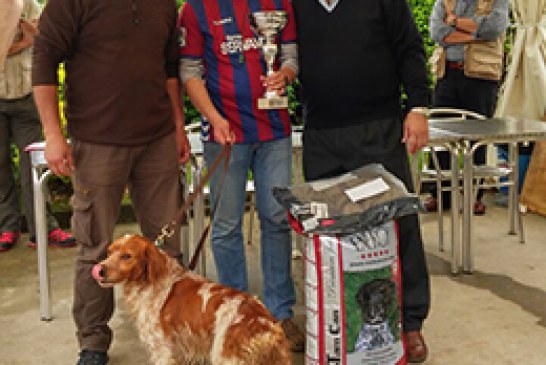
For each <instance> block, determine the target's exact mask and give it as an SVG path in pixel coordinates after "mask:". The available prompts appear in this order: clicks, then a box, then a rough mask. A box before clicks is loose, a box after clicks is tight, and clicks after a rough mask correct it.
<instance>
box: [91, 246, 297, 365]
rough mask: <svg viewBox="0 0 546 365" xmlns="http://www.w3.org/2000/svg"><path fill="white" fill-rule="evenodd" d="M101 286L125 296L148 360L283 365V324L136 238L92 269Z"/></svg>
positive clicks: (242, 296) (259, 305) (285, 356)
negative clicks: (119, 289) (118, 286)
mask: <svg viewBox="0 0 546 365" xmlns="http://www.w3.org/2000/svg"><path fill="white" fill-rule="evenodd" d="M92 275H93V277H94V278H95V279H96V280H97V282H98V283H99V285H101V286H103V287H111V286H113V285H114V284H118V283H123V284H124V296H125V299H126V301H127V304H128V307H129V310H130V312H131V313H132V315H133V317H134V318H135V321H136V327H137V328H138V331H139V336H140V339H141V340H142V341H143V342H144V343H145V344H146V345H147V346H148V349H149V351H150V356H151V360H152V363H153V364H155V365H159V364H161V365H163V364H164V365H167V364H168V365H172V364H188V365H189V364H211V365H288V364H290V363H291V357H290V351H289V344H288V341H287V340H286V338H285V335H284V332H283V330H282V328H281V327H280V325H279V324H278V323H277V322H276V321H275V319H274V318H273V317H272V316H271V314H270V313H269V312H268V311H267V309H266V308H265V306H264V305H263V304H262V303H261V302H260V301H259V300H257V299H255V298H253V297H252V296H250V295H248V294H246V293H243V292H240V291H237V290H235V289H232V288H228V287H225V286H222V285H220V284H216V283H213V282H211V281H209V280H207V279H206V278H203V277H201V276H198V275H196V274H194V273H193V272H191V271H188V270H186V269H184V268H182V267H181V266H180V265H179V264H178V263H177V262H176V261H175V260H174V259H172V258H170V257H169V256H167V255H166V254H165V253H163V251H161V250H159V249H158V248H156V247H155V246H154V244H153V243H152V242H150V241H149V240H148V239H146V238H144V237H141V236H125V237H122V238H120V239H117V240H116V241H114V242H113V243H112V244H111V245H110V247H109V248H108V257H107V258H106V259H105V260H104V261H102V262H100V263H99V264H97V265H95V267H93V270H92Z"/></svg>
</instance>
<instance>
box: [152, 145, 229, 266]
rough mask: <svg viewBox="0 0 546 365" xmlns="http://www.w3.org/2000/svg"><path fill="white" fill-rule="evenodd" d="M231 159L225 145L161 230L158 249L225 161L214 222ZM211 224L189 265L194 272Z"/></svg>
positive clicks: (157, 244)
mask: <svg viewBox="0 0 546 365" xmlns="http://www.w3.org/2000/svg"><path fill="white" fill-rule="evenodd" d="M230 157H231V144H226V145H224V147H223V148H222V150H221V151H220V154H219V155H218V156H217V157H216V159H215V160H214V161H213V162H212V164H211V166H210V168H209V169H208V171H207V174H206V175H205V176H204V177H203V178H202V179H200V182H199V185H197V187H196V188H195V189H194V191H193V193H191V194H190V195H189V196H188V198H187V199H186V201H185V202H184V204H183V205H182V206H181V207H180V209H179V210H178V212H177V213H176V215H175V217H174V219H173V220H172V221H171V222H170V223H167V224H166V225H164V226H163V227H162V228H161V233H160V234H159V235H158V236H157V238H156V239H155V240H154V244H155V245H156V246H157V247H161V246H163V245H164V244H165V241H166V240H167V239H168V238H170V237H172V236H174V233H175V229H177V227H178V226H179V225H180V223H182V220H183V219H184V217H185V216H186V212H187V211H188V209H189V208H190V206H191V205H192V204H193V201H194V200H195V199H196V198H197V195H198V194H202V193H203V188H204V187H205V185H206V184H207V183H208V181H209V180H210V177H211V176H212V174H213V173H214V172H215V171H216V170H217V169H218V166H219V165H220V163H221V162H222V161H224V168H223V171H222V177H221V180H220V184H219V185H218V187H217V194H216V196H217V198H216V202H215V204H214V208H213V209H212V210H211V214H210V217H211V219H210V222H212V220H213V217H214V213H215V211H216V208H217V206H218V202H219V201H220V199H219V198H220V194H221V193H222V185H224V178H225V176H226V173H227V169H228V166H229V159H230ZM210 222H209V224H208V225H207V227H206V228H205V230H204V231H203V234H202V235H201V238H200V240H199V243H198V245H197V247H196V248H195V253H194V254H193V257H192V259H191V262H190V265H189V268H190V270H193V269H194V268H195V265H196V264H197V259H198V257H199V254H200V253H201V250H202V248H203V244H204V242H205V238H206V237H207V234H208V232H209V229H210Z"/></svg>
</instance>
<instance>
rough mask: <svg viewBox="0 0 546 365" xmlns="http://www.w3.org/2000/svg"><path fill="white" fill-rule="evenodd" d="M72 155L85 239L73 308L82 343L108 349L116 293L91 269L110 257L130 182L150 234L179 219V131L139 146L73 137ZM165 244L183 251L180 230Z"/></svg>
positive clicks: (76, 206) (79, 226)
mask: <svg viewBox="0 0 546 365" xmlns="http://www.w3.org/2000/svg"><path fill="white" fill-rule="evenodd" d="M72 154H73V157H74V164H75V170H74V173H73V174H72V179H73V180H72V182H73V185H74V195H73V197H72V201H71V202H72V207H73V211H74V213H73V215H72V233H73V234H74V237H75V238H76V240H77V241H78V243H79V251H78V255H77V257H76V270H75V271H76V274H75V277H74V306H73V308H72V311H73V316H74V321H75V322H76V327H77V337H78V341H79V344H80V347H81V348H82V349H88V350H98V351H107V350H108V348H109V347H110V343H111V341H112V330H111V329H110V327H109V326H108V321H109V320H110V318H111V317H112V314H113V311H114V293H113V290H112V289H104V288H101V287H100V286H99V285H98V284H97V282H96V281H95V280H94V279H93V278H92V277H91V275H90V272H91V268H92V267H93V266H94V265H95V264H96V263H98V262H99V261H101V260H102V259H104V258H105V257H106V250H107V248H108V245H109V244H110V243H111V242H112V236H113V232H114V226H115V223H116V220H117V217H118V214H119V210H120V205H121V200H122V198H123V194H124V192H125V189H126V187H127V186H128V188H129V193H130V196H131V201H132V203H133V207H134V208H135V211H136V216H137V219H138V223H139V225H140V228H141V231H142V233H143V234H144V236H146V237H148V238H149V239H151V240H153V239H155V238H156V237H157V235H158V234H159V233H160V231H161V227H162V226H163V225H164V224H166V223H169V222H170V221H171V220H172V219H173V218H174V216H175V214H176V212H177V210H178V208H179V207H180V204H181V199H182V194H181V189H180V175H179V174H180V172H179V169H178V163H177V159H176V142H175V137H174V133H172V134H170V135H168V136H165V137H163V138H160V139H158V140H156V141H153V142H150V143H148V144H146V145H140V146H134V147H118V146H107V145H97V144H91V143H85V142H82V141H79V140H75V139H72ZM162 248H163V249H164V250H165V252H167V253H168V254H169V255H171V256H178V255H179V254H180V236H179V230H178V229H176V230H175V235H174V236H173V237H172V238H170V239H168V240H167V241H166V242H165V245H164V246H163V247H162Z"/></svg>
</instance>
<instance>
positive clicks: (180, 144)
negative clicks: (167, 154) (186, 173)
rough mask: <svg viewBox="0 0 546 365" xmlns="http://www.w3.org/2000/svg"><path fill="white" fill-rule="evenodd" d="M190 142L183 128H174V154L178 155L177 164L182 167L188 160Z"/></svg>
mask: <svg viewBox="0 0 546 365" xmlns="http://www.w3.org/2000/svg"><path fill="white" fill-rule="evenodd" d="M190 152H191V147H190V142H189V141H188V136H187V135H186V132H185V131H184V128H176V153H177V155H178V163H179V164H180V165H184V164H185V163H186V162H188V160H189V159H190Z"/></svg>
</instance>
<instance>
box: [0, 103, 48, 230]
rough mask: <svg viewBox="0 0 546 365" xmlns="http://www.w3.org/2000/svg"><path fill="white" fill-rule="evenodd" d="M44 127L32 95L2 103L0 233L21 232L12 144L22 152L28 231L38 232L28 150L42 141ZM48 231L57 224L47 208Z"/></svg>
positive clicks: (21, 173) (20, 169)
mask: <svg viewBox="0 0 546 365" xmlns="http://www.w3.org/2000/svg"><path fill="white" fill-rule="evenodd" d="M42 139H43V138H42V125H41V123H40V118H39V117H38V112H37V111H36V106H35V105H34V100H33V99H32V94H29V95H27V96H25V97H23V98H20V99H14V100H0V231H2V232H6V231H14V232H19V231H21V208H20V201H21V200H20V199H19V191H18V189H17V186H16V183H15V178H14V171H13V166H12V161H11V148H10V147H11V143H13V144H15V145H16V146H17V149H18V150H19V173H20V178H21V194H22V197H23V199H22V202H23V206H24V210H23V211H24V213H25V218H26V220H27V228H28V231H29V233H30V235H31V236H34V235H35V234H36V233H35V223H34V194H33V189H32V175H31V166H30V156H29V154H28V153H27V152H25V147H26V146H28V145H29V144H31V143H34V142H38V141H41V140H42ZM46 219H47V228H48V232H50V231H52V230H53V229H55V228H58V224H57V221H56V220H55V218H54V217H53V214H52V213H51V207H50V205H49V204H47V205H46Z"/></svg>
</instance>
